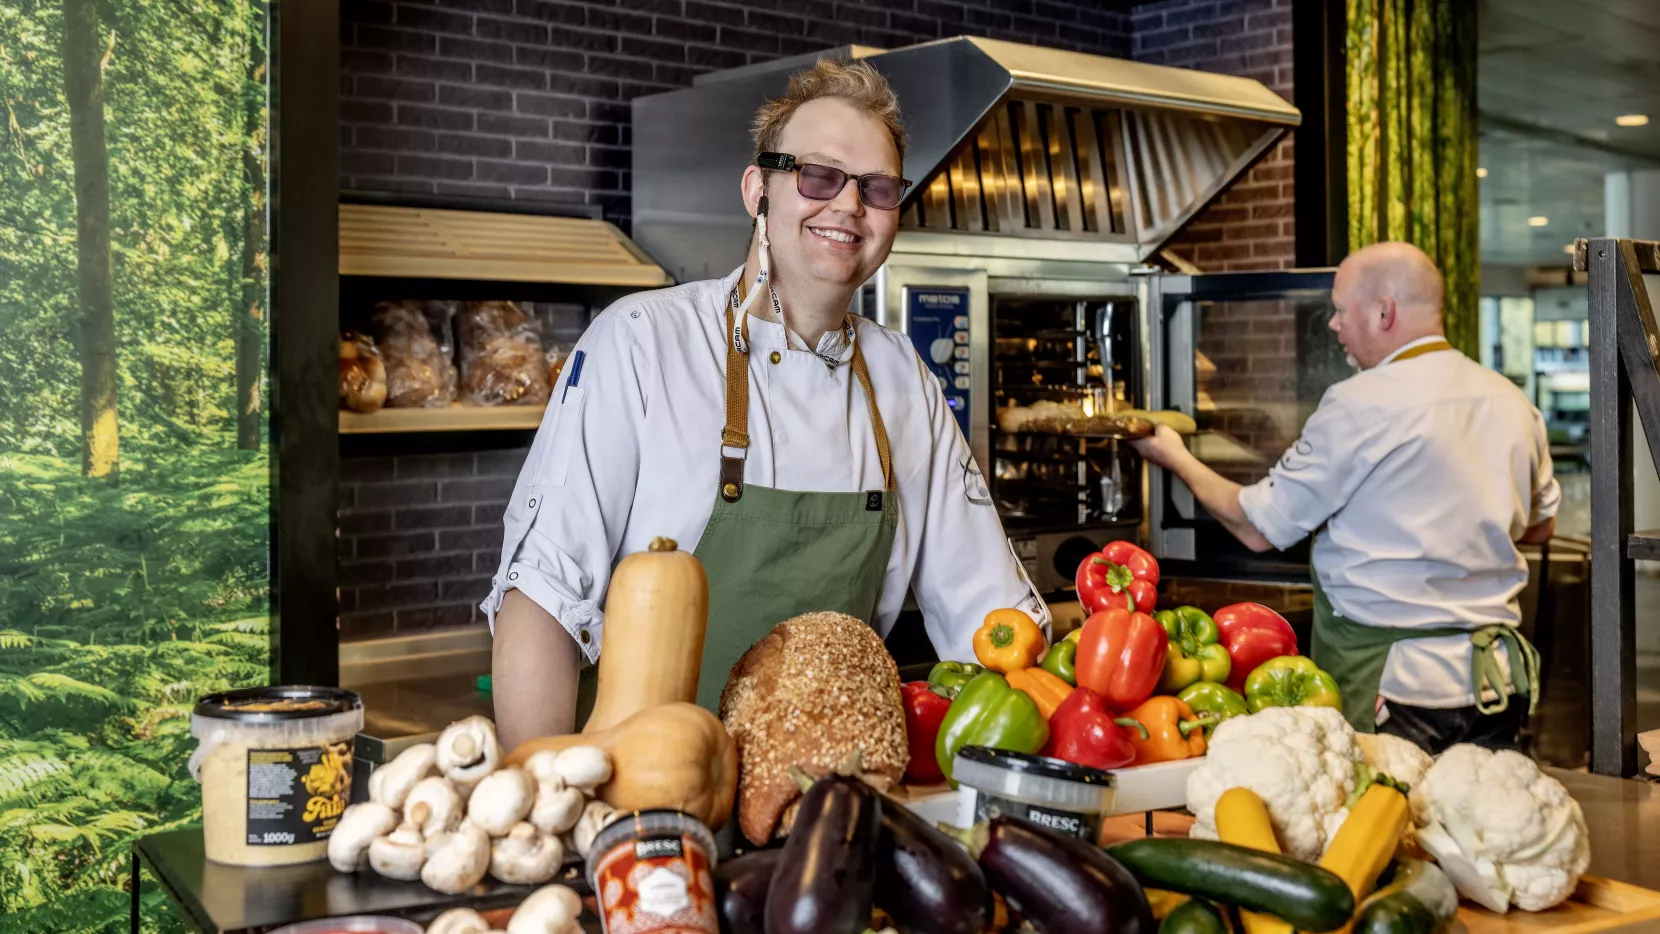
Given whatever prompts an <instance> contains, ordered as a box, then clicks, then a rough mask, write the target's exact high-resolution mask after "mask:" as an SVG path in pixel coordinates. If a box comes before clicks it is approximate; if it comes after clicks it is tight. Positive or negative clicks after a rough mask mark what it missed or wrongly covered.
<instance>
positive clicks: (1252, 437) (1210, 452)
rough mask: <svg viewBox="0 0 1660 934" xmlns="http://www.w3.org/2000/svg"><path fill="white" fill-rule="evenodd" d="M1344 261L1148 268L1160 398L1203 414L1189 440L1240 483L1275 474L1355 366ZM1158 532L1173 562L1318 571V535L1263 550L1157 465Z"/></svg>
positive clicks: (1151, 379) (1285, 576) (1286, 575)
mask: <svg viewBox="0 0 1660 934" xmlns="http://www.w3.org/2000/svg"><path fill="white" fill-rule="evenodd" d="M1334 274H1335V271H1334V270H1329V269H1323V270H1306V271H1304V270H1292V271H1285V272H1250V273H1215V274H1209V275H1148V276H1145V277H1143V279H1142V287H1143V290H1144V293H1143V294H1144V299H1143V301H1144V307H1145V308H1147V309H1148V316H1149V318H1150V319H1151V320H1150V322H1149V323H1150V324H1151V327H1149V328H1148V332H1149V334H1148V339H1149V347H1148V354H1147V359H1148V365H1149V373H1148V379H1147V385H1148V395H1149V402H1150V407H1151V408H1153V409H1161V408H1168V409H1176V410H1179V411H1182V412H1186V413H1187V414H1189V415H1192V416H1193V418H1194V420H1195V421H1196V422H1197V423H1198V426H1199V431H1198V434H1196V435H1195V436H1194V437H1193V438H1192V440H1191V441H1190V443H1189V447H1190V448H1191V449H1192V451H1193V453H1194V454H1196V455H1197V456H1198V458H1199V460H1200V461H1202V462H1204V463H1205V464H1206V465H1208V466H1209V467H1211V468H1212V469H1214V470H1215V471H1216V472H1217V473H1220V474H1221V475H1222V476H1224V477H1227V478H1228V479H1230V480H1233V481H1235V482H1237V483H1240V484H1247V485H1248V484H1252V483H1255V482H1257V481H1259V480H1261V479H1263V478H1264V477H1266V476H1267V475H1268V469H1269V468H1270V467H1272V466H1273V465H1274V464H1275V463H1276V462H1277V461H1278V460H1279V459H1280V456H1281V455H1282V454H1283V453H1284V452H1285V450H1286V449H1287V448H1289V447H1290V446H1291V445H1292V444H1294V443H1295V442H1296V440H1297V436H1298V435H1299V434H1300V433H1301V432H1302V428H1303V423H1304V422H1305V421H1307V420H1308V417H1309V415H1311V414H1312V413H1313V412H1314V409H1315V408H1316V407H1317V406H1318V405H1319V404H1320V399H1321V397H1322V396H1323V395H1324V394H1325V392H1326V389H1327V388H1328V387H1330V386H1331V385H1332V384H1333V383H1336V382H1338V381H1339V380H1342V379H1344V378H1346V377H1348V376H1350V375H1352V374H1353V373H1354V369H1353V367H1351V366H1350V365H1349V364H1348V363H1347V359H1346V357H1345V354H1344V352H1343V348H1342V346H1341V345H1340V344H1338V342H1337V338H1336V335H1334V334H1333V333H1332V332H1331V329H1330V326H1329V325H1330V320H1331V315H1332V311H1333V308H1332V304H1331V286H1332V278H1333V276H1334ZM1147 480H1148V490H1147V494H1148V495H1147V502H1148V510H1147V513H1148V540H1149V543H1150V546H1151V549H1152V551H1153V552H1154V554H1156V555H1157V556H1158V558H1159V559H1160V562H1161V563H1168V564H1170V565H1171V566H1172V571H1171V573H1174V574H1181V573H1188V574H1199V575H1205V576H1215V575H1218V574H1222V575H1228V576H1234V577H1247V578H1264V579H1277V580H1297V581H1306V580H1307V579H1308V543H1307V541H1306V540H1305V541H1303V542H1301V543H1299V544H1298V545H1296V546H1294V547H1293V548H1291V549H1289V550H1287V551H1284V552H1277V551H1276V552H1268V553H1266V554H1260V555H1259V554H1254V553H1252V552H1251V551H1250V550H1249V549H1247V548H1246V547H1245V546H1244V545H1242V544H1240V542H1239V541H1238V540H1237V539H1235V538H1234V537H1233V535H1232V534H1231V533H1229V532H1228V531H1227V529H1225V528H1224V527H1223V526H1222V524H1221V523H1220V522H1218V521H1217V520H1216V519H1215V518H1213V517H1212V516H1210V515H1209V514H1208V513H1207V512H1206V511H1205V509H1204V507H1202V506H1200V505H1199V504H1198V503H1197V502H1196V501H1195V500H1194V498H1193V493H1192V491H1191V490H1189V489H1188V488H1187V486H1186V484H1184V483H1182V482H1181V481H1180V480H1178V479H1176V478H1175V477H1174V476H1172V475H1170V474H1169V473H1168V472H1166V471H1164V470H1162V469H1158V468H1153V467H1149V468H1148V478H1147Z"/></svg>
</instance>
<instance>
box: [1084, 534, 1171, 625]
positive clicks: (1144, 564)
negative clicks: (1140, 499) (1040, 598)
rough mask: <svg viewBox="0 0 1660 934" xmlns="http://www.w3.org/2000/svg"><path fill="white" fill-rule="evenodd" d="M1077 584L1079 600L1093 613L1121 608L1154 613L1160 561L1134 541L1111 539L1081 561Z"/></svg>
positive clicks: (1157, 597) (1157, 593)
mask: <svg viewBox="0 0 1660 934" xmlns="http://www.w3.org/2000/svg"><path fill="white" fill-rule="evenodd" d="M1073 583H1075V584H1076V585H1077V587H1078V600H1079V602H1081V603H1082V604H1083V605H1084V609H1086V610H1088V611H1090V612H1092V613H1098V612H1101V611H1103V610H1111V609H1118V608H1123V609H1126V610H1139V611H1141V612H1143V613H1151V612H1152V611H1153V607H1154V606H1155V605H1157V603H1158V599H1159V592H1158V583H1159V563H1158V560H1157V559H1155V558H1154V557H1153V556H1152V554H1150V553H1149V552H1148V551H1147V550H1146V549H1144V548H1142V547H1140V546H1138V545H1136V544H1134V543H1132V542H1124V541H1118V542H1111V543H1109V544H1108V545H1107V547H1105V548H1103V549H1101V550H1100V551H1098V552H1096V553H1095V554H1092V555H1090V556H1089V557H1087V558H1085V559H1084V560H1083V561H1082V562H1081V563H1079V565H1078V571H1077V574H1076V575H1075V576H1074V580H1073ZM1126 596H1128V600H1126V599H1125V598H1126Z"/></svg>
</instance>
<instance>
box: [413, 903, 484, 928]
mask: <svg viewBox="0 0 1660 934" xmlns="http://www.w3.org/2000/svg"><path fill="white" fill-rule="evenodd" d="M489 930H490V922H488V921H486V920H484V916H483V915H481V914H479V913H478V912H476V911H474V910H472V909H471V908H451V909H450V910H449V911H446V912H444V913H443V914H441V915H439V916H438V917H436V918H433V919H432V923H431V924H429V925H427V931H426V934H486V932H488V931H489Z"/></svg>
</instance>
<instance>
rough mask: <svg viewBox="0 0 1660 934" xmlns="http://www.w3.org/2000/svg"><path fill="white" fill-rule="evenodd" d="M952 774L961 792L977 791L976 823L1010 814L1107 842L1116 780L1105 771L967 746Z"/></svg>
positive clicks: (971, 814) (973, 810)
mask: <svg viewBox="0 0 1660 934" xmlns="http://www.w3.org/2000/svg"><path fill="white" fill-rule="evenodd" d="M951 770H952V777H954V778H955V779H956V780H957V784H958V786H959V787H961V788H971V789H973V792H974V800H973V803H972V805H971V810H970V811H969V818H968V819H969V820H970V821H972V822H973V823H976V824H977V823H979V822H980V821H983V820H988V819H990V818H992V817H995V816H997V815H999V814H1006V815H1008V816H1010V817H1018V818H1021V819H1022V820H1028V821H1031V822H1032V823H1034V824H1037V825H1039V826H1042V827H1047V828H1049V829H1050V830H1054V831H1056V832H1059V833H1063V834H1067V835H1068V836H1073V837H1077V838H1079V839H1080V840H1087V841H1089V842H1090V843H1095V842H1097V841H1098V840H1099V839H1100V838H1101V818H1103V817H1105V816H1106V815H1108V814H1110V813H1112V806H1113V796H1114V791H1115V787H1116V786H1115V784H1114V778H1113V775H1112V773H1110V772H1103V771H1101V770H1100V769H1092V768H1090V767H1088V766H1084V765H1076V764H1074V763H1071V762H1064V761H1062V760H1060V759H1051V758H1049V757H1047V756H1031V755H1026V754H1025V753H1019V752H1010V751H1008V750H1006V749H991V748H989V747H986V746H964V747H963V748H962V749H961V750H959V751H958V752H957V758H956V759H955V760H954V761H953V763H952V766H951Z"/></svg>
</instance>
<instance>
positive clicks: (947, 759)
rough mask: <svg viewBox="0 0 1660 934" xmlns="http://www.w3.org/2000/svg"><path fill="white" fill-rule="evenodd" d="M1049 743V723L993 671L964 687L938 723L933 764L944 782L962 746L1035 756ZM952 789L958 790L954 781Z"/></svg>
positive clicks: (1021, 694) (1029, 699) (1021, 695)
mask: <svg viewBox="0 0 1660 934" xmlns="http://www.w3.org/2000/svg"><path fill="white" fill-rule="evenodd" d="M1048 741H1049V721H1047V720H1045V719H1044V718H1043V713H1042V712H1041V711H1039V710H1038V705H1037V702H1036V701H1034V700H1032V699H1031V698H1030V697H1028V696H1026V692H1025V691H1019V690H1016V689H1014V688H1012V687H1009V682H1008V681H1005V680H1004V679H1003V676H1002V675H1000V674H998V673H997V672H995V671H988V672H985V673H984V674H978V675H975V676H974V678H973V680H971V681H969V682H968V683H967V684H965V685H963V689H962V690H961V691H960V692H958V694H957V699H956V700H955V701H952V703H951V709H950V710H947V711H946V712H945V720H944V721H942V722H941V723H940V731H939V736H938V737H937V738H936V739H935V740H934V760H935V761H936V762H938V763H939V767H940V771H941V772H944V773H945V777H946V778H947V779H950V778H951V767H952V765H953V762H954V760H955V759H956V758H957V750H959V749H961V748H963V747H964V746H990V747H991V748H993V749H1008V750H1011V751H1013V752H1027V753H1031V752H1037V751H1038V750H1039V749H1042V748H1043V744H1044V743H1046V742H1048ZM951 787H953V788H955V787H957V783H956V782H955V781H954V780H953V781H952V782H951Z"/></svg>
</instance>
